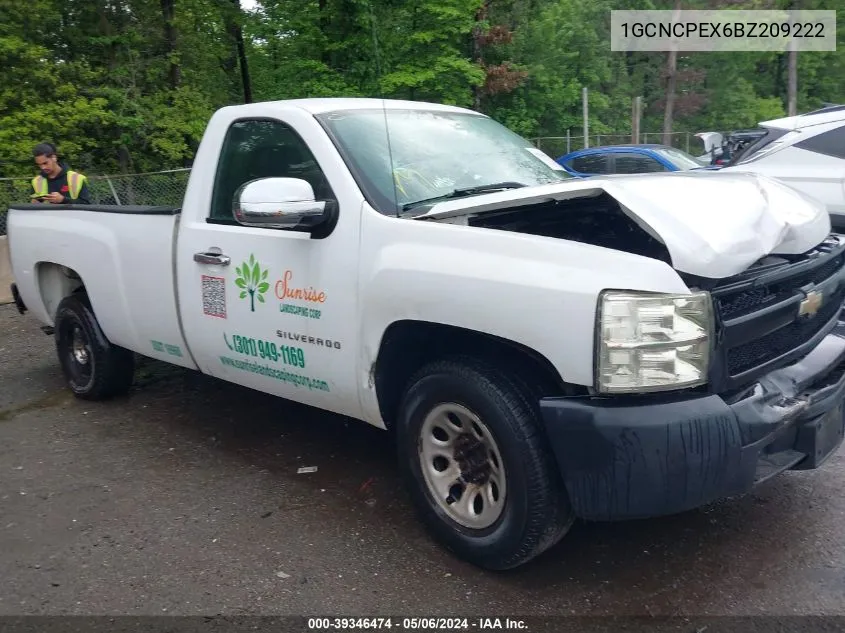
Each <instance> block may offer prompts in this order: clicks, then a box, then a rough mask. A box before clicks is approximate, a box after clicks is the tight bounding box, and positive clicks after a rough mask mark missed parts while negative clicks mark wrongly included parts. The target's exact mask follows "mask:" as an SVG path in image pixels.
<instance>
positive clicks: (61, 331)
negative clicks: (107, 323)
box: [55, 294, 135, 400]
mask: <svg viewBox="0 0 845 633" xmlns="http://www.w3.org/2000/svg"><path fill="white" fill-rule="evenodd" d="M55 340H56V352H57V353H58V356H59V362H60V363H61V366H62V372H63V373H64V377H65V380H66V381H67V383H68V386H69V387H70V389H71V391H73V394H74V395H75V396H76V397H78V398H82V399H84V400H107V399H109V398H112V397H114V396H118V395H122V394H125V393H126V392H127V391H129V389H130V387H131V386H132V381H133V378H134V374H135V355H134V354H133V353H132V352H131V351H130V350H128V349H124V348H122V347H118V346H117V345H112V343H111V342H109V340H108V339H107V338H106V335H105V334H104V333H103V331H102V329H101V328H100V325H99V323H98V322H97V319H96V317H95V316H94V311H93V310H92V308H91V303H90V301H89V300H88V297H87V296H86V295H84V294H75V295H71V296H68V297H65V298H64V299H62V301H61V303H59V307H58V309H57V310H56V319H55Z"/></svg>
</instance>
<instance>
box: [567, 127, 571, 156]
mask: <svg viewBox="0 0 845 633" xmlns="http://www.w3.org/2000/svg"><path fill="white" fill-rule="evenodd" d="M571 151H572V138H571V136H570V132H569V128H566V153H567V154H568V153H569V152H571Z"/></svg>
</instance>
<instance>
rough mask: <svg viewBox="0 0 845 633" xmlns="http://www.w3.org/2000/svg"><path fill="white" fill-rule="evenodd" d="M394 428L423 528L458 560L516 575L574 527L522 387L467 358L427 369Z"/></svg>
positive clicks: (409, 392) (534, 411)
mask: <svg viewBox="0 0 845 633" xmlns="http://www.w3.org/2000/svg"><path fill="white" fill-rule="evenodd" d="M396 430H397V447H398V451H399V464H400V469H401V471H402V474H403V476H404V478H405V481H406V484H407V485H408V488H409V490H410V493H411V496H412V499H413V501H414V504H415V506H416V507H417V509H418V511H419V513H420V515H421V518H422V520H423V522H424V524H425V525H426V526H427V528H428V529H429V530H430V531H431V532H432V533H433V535H434V536H435V537H436V538H437V539H438V540H439V541H440V542H442V543H444V544H445V545H446V546H447V547H448V548H449V549H451V550H452V551H454V552H455V553H456V554H458V555H459V556H461V557H462V558H464V559H466V560H468V561H470V562H472V563H474V564H476V565H479V566H481V567H484V568H488V569H508V568H512V567H517V566H519V565H521V564H523V563H525V562H527V561H529V560H531V559H532V558H534V557H535V556H537V555H539V554H541V553H542V552H543V551H545V550H546V549H548V548H549V547H551V546H552V545H554V544H555V543H557V542H558V541H559V540H560V539H561V538H562V537H563V535H564V534H565V533H566V532H567V530H568V529H569V527H570V525H571V524H572V521H573V513H572V510H571V507H570V505H569V502H568V500H567V498H566V494H565V492H564V490H563V487H562V485H561V483H560V478H559V476H558V473H557V470H556V468H555V464H554V460H553V459H552V457H551V454H550V452H549V450H548V448H547V446H546V442H545V437H544V435H543V433H542V431H541V425H540V420H539V413H538V411H537V406H536V403H534V402H532V400H531V399H530V397H529V395H528V394H527V392H526V389H525V387H524V386H522V383H521V381H517V380H515V379H512V378H510V377H508V376H507V375H506V374H504V373H502V372H500V371H498V370H497V369H495V368H494V367H492V366H490V365H487V364H484V363H481V362H479V361H476V360H473V359H455V360H445V361H439V362H435V363H432V364H430V365H428V366H427V367H425V368H423V369H422V370H421V371H420V372H418V373H417V375H416V376H415V377H414V378H413V379H412V380H411V383H410V386H409V388H408V390H407V392H406V393H405V396H404V398H403V401H402V405H401V411H400V416H399V420H398V421H397V429H396Z"/></svg>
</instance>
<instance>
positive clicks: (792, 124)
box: [721, 105, 845, 231]
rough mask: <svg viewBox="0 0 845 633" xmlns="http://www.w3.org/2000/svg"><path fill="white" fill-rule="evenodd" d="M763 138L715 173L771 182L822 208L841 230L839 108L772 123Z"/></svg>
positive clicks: (843, 137) (844, 163)
mask: <svg viewBox="0 0 845 633" xmlns="http://www.w3.org/2000/svg"><path fill="white" fill-rule="evenodd" d="M760 127H762V128H763V129H765V130H766V134H765V135H764V136H763V137H761V138H760V139H759V140H758V141H756V142H755V143H753V144H752V145H749V146H748V147H747V148H746V149H745V150H744V151H743V152H742V153H741V154H740V155H739V156H738V157H737V158H736V159H735V160H734V162H733V163H732V164H731V165H730V166H728V167H724V168H723V169H722V170H721V171H745V172H753V173H757V174H762V175H764V176H771V177H773V178H777V179H778V180H781V181H782V182H784V183H786V184H787V185H789V186H791V187H793V188H795V189H797V190H798V191H801V192H803V193H805V194H808V195H810V196H812V197H813V198H816V199H817V200H819V201H821V202H822V203H824V204H825V206H826V207H827V210H828V213H830V219H831V224H832V225H833V228H834V229H835V230H838V231H845V106H843V105H838V106H830V107H827V108H823V109H821V110H816V111H814V112H809V113H807V114H801V115H798V116H793V117H786V118H783V119H776V120H773V121H765V122H763V123H761V124H760Z"/></svg>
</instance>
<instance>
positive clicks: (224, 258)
mask: <svg viewBox="0 0 845 633" xmlns="http://www.w3.org/2000/svg"><path fill="white" fill-rule="evenodd" d="M194 261H195V262H199V263H200V264H214V265H215V266H228V265H229V263H231V261H232V258H231V257H229V256H228V255H223V254H222V253H194Z"/></svg>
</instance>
